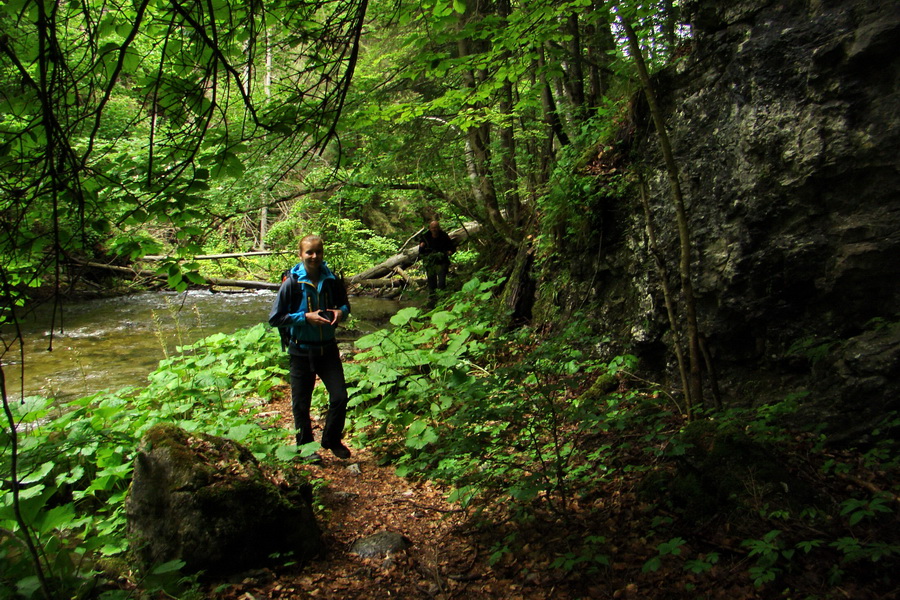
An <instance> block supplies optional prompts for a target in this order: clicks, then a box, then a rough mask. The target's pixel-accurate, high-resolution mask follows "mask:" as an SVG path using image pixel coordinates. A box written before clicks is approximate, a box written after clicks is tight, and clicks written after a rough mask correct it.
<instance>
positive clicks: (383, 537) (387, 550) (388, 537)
mask: <svg viewBox="0 0 900 600" xmlns="http://www.w3.org/2000/svg"><path fill="white" fill-rule="evenodd" d="M411 545H412V544H411V542H410V541H409V540H408V539H407V538H406V537H404V536H402V535H400V534H399V533H395V532H392V531H379V532H378V533H376V534H374V535H370V536H369V537H366V538H361V539H358V540H356V541H355V542H353V545H352V546H351V547H350V552H352V553H353V554H358V555H359V556H360V557H362V558H379V557H384V556H389V555H391V554H393V553H395V552H400V551H401V550H405V549H407V548H409V547H410V546H411Z"/></svg>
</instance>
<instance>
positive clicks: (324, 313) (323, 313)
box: [319, 310, 334, 323]
mask: <svg viewBox="0 0 900 600" xmlns="http://www.w3.org/2000/svg"><path fill="white" fill-rule="evenodd" d="M319 316H320V317H322V318H323V319H328V322H329V323H330V322H331V321H334V311H333V310H320V311H319Z"/></svg>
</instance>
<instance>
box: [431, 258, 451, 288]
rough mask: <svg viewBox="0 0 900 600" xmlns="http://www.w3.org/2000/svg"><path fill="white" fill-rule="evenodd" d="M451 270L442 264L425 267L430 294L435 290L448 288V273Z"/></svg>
mask: <svg viewBox="0 0 900 600" xmlns="http://www.w3.org/2000/svg"><path fill="white" fill-rule="evenodd" d="M449 270H450V265H448V264H446V263H440V262H438V263H434V264H431V265H428V266H427V267H425V275H426V277H427V280H428V292H429V293H434V290H442V289H444V288H445V287H447V271H449Z"/></svg>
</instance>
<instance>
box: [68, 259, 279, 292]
mask: <svg viewBox="0 0 900 600" xmlns="http://www.w3.org/2000/svg"><path fill="white" fill-rule="evenodd" d="M75 262H76V263H77V264H79V265H81V266H82V267H87V268H89V269H102V270H104V271H113V272H115V273H119V274H121V275H123V276H125V277H129V278H135V277H145V278H147V279H157V280H165V279H167V276H166V275H160V274H159V273H157V272H156V271H147V270H144V269H135V268H132V267H120V266H118V265H107V264H105V263H98V262H90V261H81V260H75ZM203 281H204V283H205V284H206V285H209V286H221V287H239V288H243V289H247V290H277V289H278V288H279V287H281V284H280V283H269V282H268V281H243V280H240V279H220V278H218V277H204V278H203Z"/></svg>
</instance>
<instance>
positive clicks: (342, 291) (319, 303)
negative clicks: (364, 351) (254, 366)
mask: <svg viewBox="0 0 900 600" xmlns="http://www.w3.org/2000/svg"><path fill="white" fill-rule="evenodd" d="M333 309H340V310H341V312H342V313H343V317H342V319H346V318H347V316H348V315H349V314H350V301H349V300H348V299H347V289H346V288H345V287H344V283H343V282H342V281H341V280H340V279H338V278H337V277H335V275H334V273H332V272H331V269H329V268H328V265H326V264H325V263H324V262H323V263H322V267H321V271H320V272H319V281H318V284H317V285H316V284H313V282H312V280H310V278H309V275H307V273H306V268H305V267H304V266H303V263H297V264H296V265H294V266H293V267H292V268H291V270H290V272H289V274H288V276H287V277H285V279H284V282H282V284H281V288H280V289H279V290H278V297H276V298H275V303H274V304H273V305H272V310H271V312H269V325H271V326H272V327H278V329H279V331H281V333H282V344H283V345H287V346H288V352H290V353H291V354H297V355H301V356H307V355H310V354H322V353H323V352H324V350H325V348H326V347H327V346H329V345H331V344H334V343H336V342H335V337H334V333H335V327H334V326H332V325H313V324H312V323H307V322H306V313H308V312H316V311H320V310H333Z"/></svg>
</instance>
